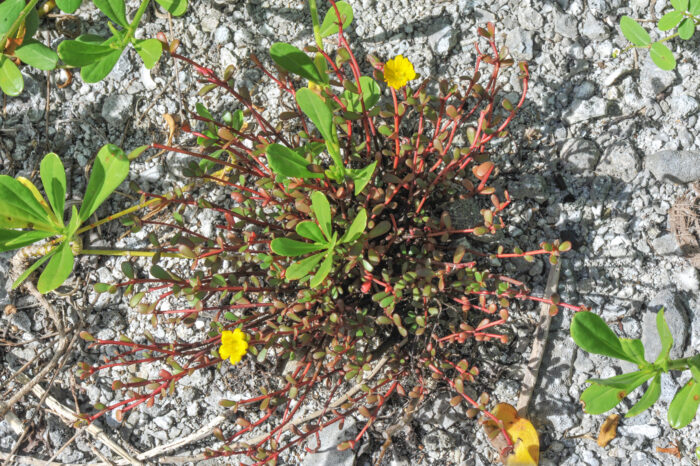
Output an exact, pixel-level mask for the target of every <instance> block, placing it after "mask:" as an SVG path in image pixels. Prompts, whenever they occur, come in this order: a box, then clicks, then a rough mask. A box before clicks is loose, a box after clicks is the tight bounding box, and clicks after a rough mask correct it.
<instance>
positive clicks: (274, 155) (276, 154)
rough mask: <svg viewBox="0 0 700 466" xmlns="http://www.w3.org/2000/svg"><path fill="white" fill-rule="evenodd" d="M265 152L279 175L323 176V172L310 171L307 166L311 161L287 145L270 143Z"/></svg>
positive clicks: (294, 176)
mask: <svg viewBox="0 0 700 466" xmlns="http://www.w3.org/2000/svg"><path fill="white" fill-rule="evenodd" d="M265 152H266V153H267V161H268V163H269V164H270V168H271V169H272V171H274V172H275V173H276V174H278V175H282V176H286V177H293V178H323V173H313V172H311V171H309V170H308V169H307V168H306V167H307V166H308V165H309V162H308V161H307V160H306V159H305V158H304V157H302V156H301V155H299V154H297V153H296V152H295V151H293V150H292V149H290V148H288V147H286V146H283V145H281V144H270V145H269V146H267V149H266V150H265Z"/></svg>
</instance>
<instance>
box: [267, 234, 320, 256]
mask: <svg viewBox="0 0 700 466" xmlns="http://www.w3.org/2000/svg"><path fill="white" fill-rule="evenodd" d="M326 247H327V246H326V245H323V244H313V243H304V242H302V241H296V240H293V239H289V238H275V239H273V240H272V241H271V242H270V249H272V252H274V253H275V254H278V255H280V256H285V257H297V256H303V255H304V254H308V253H310V252H316V251H320V250H321V249H326Z"/></svg>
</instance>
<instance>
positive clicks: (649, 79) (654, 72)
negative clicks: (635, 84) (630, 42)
mask: <svg viewBox="0 0 700 466" xmlns="http://www.w3.org/2000/svg"><path fill="white" fill-rule="evenodd" d="M645 55H646V58H645V59H644V60H642V61H641V63H640V64H639V68H640V73H639V87H640V89H639V90H640V91H641V94H642V97H651V98H656V95H657V94H659V93H661V92H663V91H665V90H666V89H667V88H668V87H669V86H670V85H671V84H673V82H674V81H675V79H676V75H675V73H674V72H673V71H664V70H662V69H660V68H658V67H657V66H656V65H655V64H654V62H652V61H651V58H649V56H648V54H645Z"/></svg>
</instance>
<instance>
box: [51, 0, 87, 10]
mask: <svg viewBox="0 0 700 466" xmlns="http://www.w3.org/2000/svg"><path fill="white" fill-rule="evenodd" d="M82 2H83V0H56V6H57V7H58V8H60V10H61V11H62V12H64V13H73V12H74V11H75V10H77V9H78V7H79V6H80V4H81V3H82Z"/></svg>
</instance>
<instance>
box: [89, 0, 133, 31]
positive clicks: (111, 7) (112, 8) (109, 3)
mask: <svg viewBox="0 0 700 466" xmlns="http://www.w3.org/2000/svg"><path fill="white" fill-rule="evenodd" d="M92 3H94V4H95V6H96V7H97V8H99V9H100V11H101V12H102V13H104V14H105V15H106V16H107V17H108V18H109V19H111V20H112V21H114V22H115V23H117V24H118V25H120V26H121V27H123V28H127V27H129V21H127V20H126V8H125V7H124V0H92Z"/></svg>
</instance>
